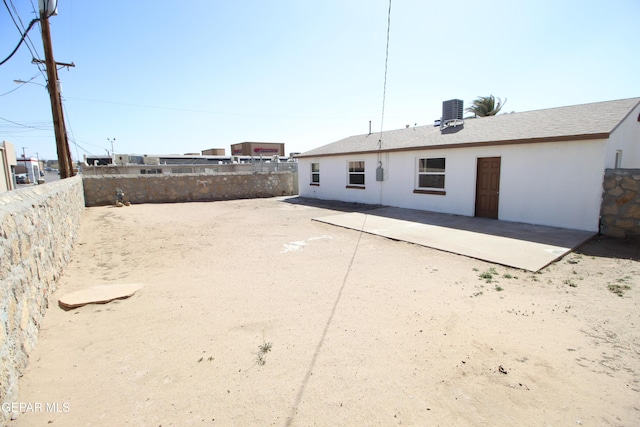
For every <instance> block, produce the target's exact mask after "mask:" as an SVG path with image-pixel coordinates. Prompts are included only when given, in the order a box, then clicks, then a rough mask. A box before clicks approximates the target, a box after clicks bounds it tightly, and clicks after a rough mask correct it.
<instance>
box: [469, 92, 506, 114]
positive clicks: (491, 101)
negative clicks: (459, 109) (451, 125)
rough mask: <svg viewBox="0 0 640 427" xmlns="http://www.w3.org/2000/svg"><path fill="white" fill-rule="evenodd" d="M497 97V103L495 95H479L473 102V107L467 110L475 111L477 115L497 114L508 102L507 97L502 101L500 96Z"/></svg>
mask: <svg viewBox="0 0 640 427" xmlns="http://www.w3.org/2000/svg"><path fill="white" fill-rule="evenodd" d="M497 99H498V103H497V105H496V98H495V97H494V96H493V95H489V96H479V97H478V99H476V100H474V101H473V102H472V103H471V104H472V105H471V107H469V108H467V109H466V111H468V112H469V113H473V114H474V115H475V116H476V117H486V116H495V115H496V114H498V113H499V112H500V110H501V109H502V107H504V104H506V103H507V99H506V98H505V100H504V102H502V100H501V99H500V98H497Z"/></svg>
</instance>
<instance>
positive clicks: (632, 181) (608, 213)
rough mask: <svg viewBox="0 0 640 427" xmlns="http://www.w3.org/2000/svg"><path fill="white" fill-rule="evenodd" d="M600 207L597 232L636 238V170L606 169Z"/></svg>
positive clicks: (639, 196) (639, 209) (639, 225)
mask: <svg viewBox="0 0 640 427" xmlns="http://www.w3.org/2000/svg"><path fill="white" fill-rule="evenodd" d="M603 187H604V193H603V197H602V207H601V209H600V233H602V234H603V235H605V236H611V237H626V238H640V169H607V170H606V171H605V176H604V185H603Z"/></svg>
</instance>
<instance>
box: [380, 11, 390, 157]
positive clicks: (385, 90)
mask: <svg viewBox="0 0 640 427" xmlns="http://www.w3.org/2000/svg"><path fill="white" fill-rule="evenodd" d="M390 30H391V0H389V12H388V13H387V49H386V54H385V58H384V86H383V89H382V115H381V117H380V139H379V140H378V149H382V129H383V126H384V103H385V100H386V97H387V64H388V62H389V33H390Z"/></svg>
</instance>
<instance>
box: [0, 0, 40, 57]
mask: <svg viewBox="0 0 640 427" xmlns="http://www.w3.org/2000/svg"><path fill="white" fill-rule="evenodd" d="M6 4H7V3H6V2H5V5H6ZM36 22H38V19H33V20H32V21H31V22H30V23H29V26H28V27H27V29H26V31H25V32H24V34H22V37H20V42H19V43H18V45H17V46H16V48H15V49H13V52H11V53H10V54H9V56H8V57H6V58H5V59H3V60H2V62H0V65H4V63H5V62H7V61H8V60H9V59H11V57H12V56H13V55H15V53H16V52H17V51H18V49H19V48H20V45H22V42H24V39H25V37H26V36H27V33H28V32H29V30H31V28H32V27H33V24H35V23H36Z"/></svg>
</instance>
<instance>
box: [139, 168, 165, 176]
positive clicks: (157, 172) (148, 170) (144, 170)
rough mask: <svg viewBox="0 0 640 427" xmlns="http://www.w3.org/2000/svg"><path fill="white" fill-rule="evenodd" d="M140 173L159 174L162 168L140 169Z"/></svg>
mask: <svg viewBox="0 0 640 427" xmlns="http://www.w3.org/2000/svg"><path fill="white" fill-rule="evenodd" d="M140 173H141V174H142V175H156V174H158V175H161V174H162V169H140Z"/></svg>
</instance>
